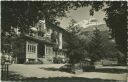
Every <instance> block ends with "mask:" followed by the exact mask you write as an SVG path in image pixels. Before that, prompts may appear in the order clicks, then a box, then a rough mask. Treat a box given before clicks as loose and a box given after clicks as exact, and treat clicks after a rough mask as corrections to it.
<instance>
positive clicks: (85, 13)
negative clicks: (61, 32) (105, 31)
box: [60, 7, 105, 28]
mask: <svg viewBox="0 0 128 82" xmlns="http://www.w3.org/2000/svg"><path fill="white" fill-rule="evenodd" d="M90 8H91V7H82V8H79V9H77V10H70V12H69V13H68V12H67V13H66V14H67V16H68V17H67V18H66V17H63V18H62V19H61V21H60V26H61V27H64V28H65V27H67V26H69V22H70V20H71V19H74V20H75V21H76V22H81V21H83V20H90V19H91V18H95V19H97V20H98V22H100V23H105V21H104V20H103V18H105V12H104V11H102V10H100V11H98V12H95V13H94V15H93V16H90V13H89V10H90Z"/></svg>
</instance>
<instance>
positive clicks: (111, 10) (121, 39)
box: [90, 1, 127, 65]
mask: <svg viewBox="0 0 128 82" xmlns="http://www.w3.org/2000/svg"><path fill="white" fill-rule="evenodd" d="M96 3H99V2H94V3H92V9H91V10H90V11H91V13H90V14H91V15H93V14H94V11H99V10H101V9H102V8H103V7H104V6H106V7H105V8H104V11H105V13H106V18H105V21H106V24H107V26H108V27H109V29H110V31H111V32H112V37H113V38H114V39H115V41H116V45H117V48H118V49H119V50H120V51H121V52H122V53H123V54H124V56H123V57H122V59H123V61H122V62H121V63H122V65H127V45H126V44H127V2H126V1H113V2H111V1H107V2H101V3H100V4H96Z"/></svg>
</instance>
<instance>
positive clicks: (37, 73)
mask: <svg viewBox="0 0 128 82" xmlns="http://www.w3.org/2000/svg"><path fill="white" fill-rule="evenodd" d="M63 65H64V64H41V65H25V64H12V65H10V67H9V71H12V72H16V73H17V74H20V75H22V76H23V77H38V78H49V77H84V78H98V79H108V80H126V73H123V74H115V73H101V72H84V73H82V74H70V73H67V72H61V71H59V70H58V68H59V67H61V66H63Z"/></svg>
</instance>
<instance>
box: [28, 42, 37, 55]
mask: <svg viewBox="0 0 128 82" xmlns="http://www.w3.org/2000/svg"><path fill="white" fill-rule="evenodd" d="M28 52H33V53H35V52H36V46H34V45H30V44H29V45H28Z"/></svg>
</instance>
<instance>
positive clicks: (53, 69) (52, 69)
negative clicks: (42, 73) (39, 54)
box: [40, 67, 59, 71]
mask: <svg viewBox="0 0 128 82" xmlns="http://www.w3.org/2000/svg"><path fill="white" fill-rule="evenodd" d="M40 69H44V70H47V71H59V68H43V67H42V68H40Z"/></svg>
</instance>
